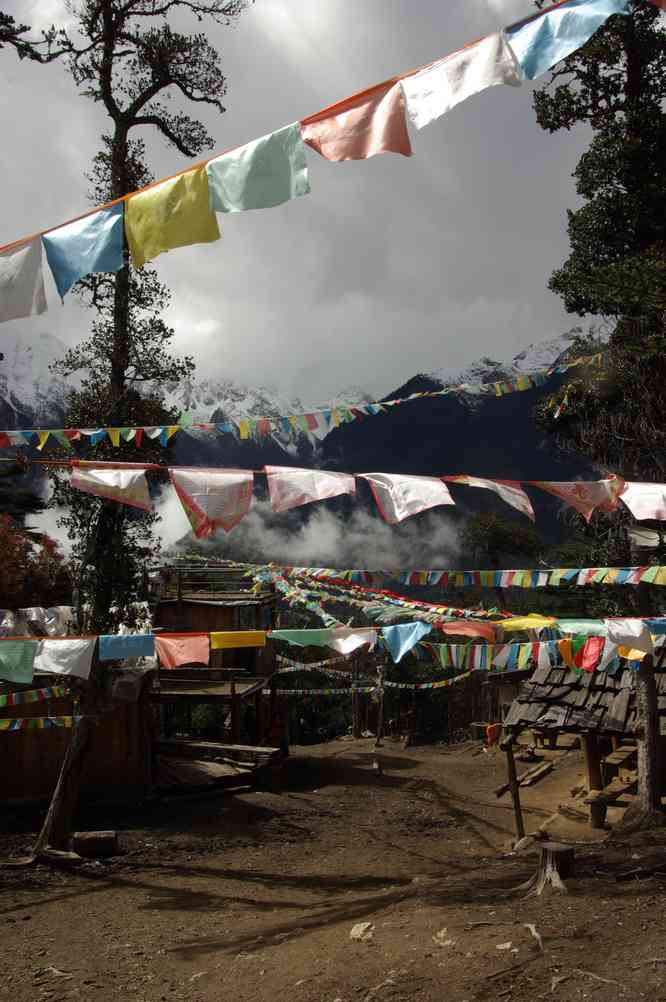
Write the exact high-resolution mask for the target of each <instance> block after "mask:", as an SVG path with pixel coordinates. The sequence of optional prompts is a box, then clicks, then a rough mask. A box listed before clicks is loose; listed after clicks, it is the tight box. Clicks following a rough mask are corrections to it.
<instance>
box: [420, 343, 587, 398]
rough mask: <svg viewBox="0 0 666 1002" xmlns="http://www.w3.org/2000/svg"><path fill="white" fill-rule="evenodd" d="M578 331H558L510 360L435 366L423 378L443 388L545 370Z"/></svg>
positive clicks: (568, 347) (566, 352)
mask: <svg viewBox="0 0 666 1002" xmlns="http://www.w3.org/2000/svg"><path fill="white" fill-rule="evenodd" d="M577 337H579V334H577V333H575V332H569V333H566V334H558V335H556V336H555V337H551V338H548V339H547V340H545V341H537V342H536V344H529V345H528V346H527V347H526V348H523V350H522V351H520V352H518V354H517V355H514V357H513V358H512V359H511V360H510V361H508V362H507V361H504V362H500V361H498V360H497V359H495V358H491V357H490V356H488V355H486V356H484V357H483V358H479V359H477V361H476V362H472V363H470V365H466V366H464V367H463V368H449V367H444V368H441V369H434V370H433V371H432V372H428V373H424V376H425V378H426V379H430V380H432V381H433V382H434V383H440V384H441V386H442V387H446V386H459V385H460V384H461V383H495V382H500V381H503V380H511V379H514V378H515V377H516V376H520V375H523V374H526V373H529V372H538V371H539V370H541V369H548V368H550V367H551V366H553V365H556V364H557V363H558V362H561V361H563V360H564V359H565V358H566V357H567V356H568V355H569V353H570V352H571V347H572V344H573V342H574V341H575V340H576V338H577Z"/></svg>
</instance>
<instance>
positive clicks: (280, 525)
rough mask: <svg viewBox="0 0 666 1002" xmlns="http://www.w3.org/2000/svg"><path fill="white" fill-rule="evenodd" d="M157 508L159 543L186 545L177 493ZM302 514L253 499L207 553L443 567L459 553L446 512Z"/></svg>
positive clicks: (357, 564) (333, 563)
mask: <svg viewBox="0 0 666 1002" xmlns="http://www.w3.org/2000/svg"><path fill="white" fill-rule="evenodd" d="M159 511H160V515H161V516H162V524H161V526H160V530H159V533H160V537H161V539H162V541H163V546H164V548H165V549H166V548H167V547H168V546H173V545H175V544H181V546H182V545H183V544H186V542H187V540H186V539H184V538H183V537H184V536H186V534H187V533H188V532H189V523H188V522H187V519H186V517H185V514H184V513H183V511H182V509H181V508H180V503H179V502H178V500H177V498H175V497H165V500H164V503H163V504H162V505H161V506H160V509H159ZM306 519H307V520H306V521H303V522H296V521H295V519H294V518H293V516H285V515H275V514H274V513H273V512H272V511H271V508H270V505H269V504H268V502H267V501H256V500H255V502H254V504H253V506H252V509H251V511H250V513H249V514H248V515H247V516H246V518H245V519H243V521H242V522H241V523H240V525H238V526H237V527H236V528H235V529H234V530H233V531H232V532H230V533H229V534H228V535H225V534H224V533H223V532H218V533H217V535H216V536H215V537H214V539H213V540H211V542H210V543H209V544H207V548H208V549H210V553H211V556H212V555H213V554H215V555H216V556H221V557H228V558H229V559H239V560H243V559H246V560H251V561H255V562H259V563H264V562H269V561H275V562H277V563H287V564H300V565H318V566H328V565H331V566H337V567H368V568H373V567H374V568H383V567H387V568H393V567H419V566H421V567H437V566H444V567H446V566H450V565H451V563H452V562H453V561H455V558H456V556H457V555H458V553H459V541H458V535H457V531H456V528H455V526H453V525H452V524H451V516H450V514H448V516H447V514H446V513H437V512H432V513H430V514H428V515H423V516H420V517H417V518H415V519H410V520H409V521H407V522H405V523H403V524H402V525H400V526H391V525H387V524H386V523H385V522H382V521H381V520H380V519H379V518H378V517H377V516H375V515H371V514H370V513H368V512H367V511H364V510H363V509H360V508H359V509H357V510H355V511H353V512H352V514H351V516H346V515H341V514H339V513H335V512H333V511H331V510H330V509H327V508H325V507H324V506H317V507H314V508H312V509H310V510H309V511H308V514H307V516H306ZM191 539H192V536H191V535H190V540H191ZM179 548H180V547H179Z"/></svg>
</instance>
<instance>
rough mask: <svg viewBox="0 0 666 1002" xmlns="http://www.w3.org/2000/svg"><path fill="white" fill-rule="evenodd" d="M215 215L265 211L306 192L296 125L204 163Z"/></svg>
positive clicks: (303, 152) (303, 159)
mask: <svg viewBox="0 0 666 1002" xmlns="http://www.w3.org/2000/svg"><path fill="white" fill-rule="evenodd" d="M206 174H207V175H208V192H209V197H210V207H211V209H212V210H213V211H215V212H243V211H244V210H246V209H269V208H271V207H272V206H274V205H280V204H281V203H282V202H288V201H289V200H290V199H292V198H298V197H299V195H307V194H308V193H309V191H310V182H309V180H308V168H307V161H306V150H305V144H304V143H303V138H302V136H301V127H300V123H299V122H295V123H294V124H293V125H287V126H286V127H285V128H284V129H279V130H278V131H277V132H271V133H270V134H269V135H267V136H262V137H261V139H255V140H253V141H252V142H251V143H247V145H245V146H241V147H240V149H237V150H231V152H229V153H223V154H222V156H220V157H216V158H215V159H214V160H209V161H208V163H207V164H206Z"/></svg>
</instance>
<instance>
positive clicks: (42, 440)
mask: <svg viewBox="0 0 666 1002" xmlns="http://www.w3.org/2000/svg"><path fill="white" fill-rule="evenodd" d="M50 434H51V432H49V431H38V432H37V438H38V440H39V445H38V446H37V448H38V449H39V450H40V451H41V450H42V449H43V448H44V446H45V445H46V443H47V442H48V440H49V435H50Z"/></svg>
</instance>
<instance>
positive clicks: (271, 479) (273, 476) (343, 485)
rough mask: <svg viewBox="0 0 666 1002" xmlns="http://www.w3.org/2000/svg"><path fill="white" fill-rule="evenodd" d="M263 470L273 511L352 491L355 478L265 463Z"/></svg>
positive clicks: (354, 486)
mask: <svg viewBox="0 0 666 1002" xmlns="http://www.w3.org/2000/svg"><path fill="white" fill-rule="evenodd" d="M264 470H265V472H266V479H267V480H268V493H269V494H270V498H271V508H272V509H273V511H288V510H289V509H290V508H298V507H299V506H300V505H304V504H309V503H310V502H311V501H324V500H325V499H326V498H334V497H338V496H339V495H340V494H354V492H355V491H356V481H355V480H354V478H353V477H351V476H349V475H348V474H347V473H330V472H328V471H327V470H301V469H297V468H295V467H294V468H292V467H290V466H265V467H264Z"/></svg>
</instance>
